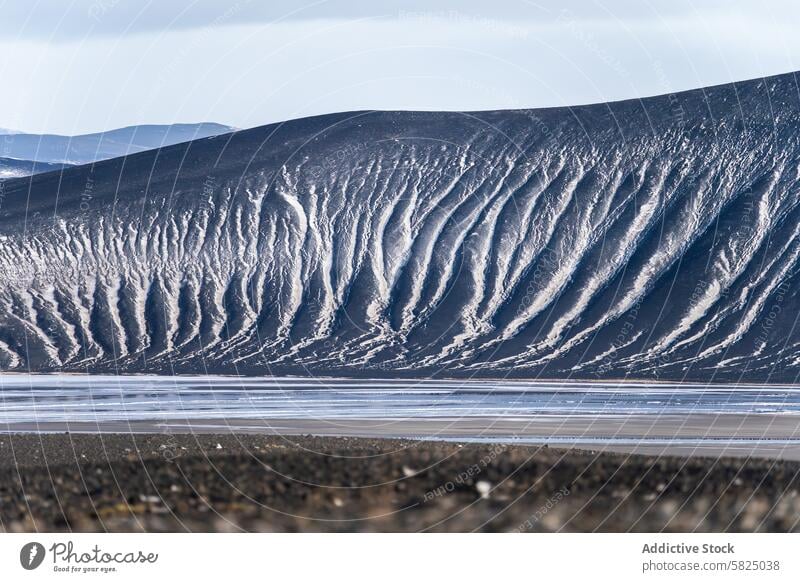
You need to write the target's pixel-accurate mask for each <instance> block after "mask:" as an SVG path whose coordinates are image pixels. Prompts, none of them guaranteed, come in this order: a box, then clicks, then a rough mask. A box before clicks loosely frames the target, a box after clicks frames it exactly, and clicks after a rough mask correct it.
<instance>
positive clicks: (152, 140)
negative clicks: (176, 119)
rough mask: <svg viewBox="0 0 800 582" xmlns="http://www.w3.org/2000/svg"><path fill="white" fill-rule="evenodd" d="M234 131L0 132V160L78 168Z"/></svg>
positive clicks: (190, 126)
mask: <svg viewBox="0 0 800 582" xmlns="http://www.w3.org/2000/svg"><path fill="white" fill-rule="evenodd" d="M234 129H235V128H232V127H229V126H227V125H220V124H218V123H185V124H184V123H181V124H175V125H137V126H132V127H124V128H121V129H114V130H111V131H106V132H103V133H92V134H87V135H78V136H64V135H48V134H45V135H36V134H29V133H15V132H11V131H10V130H0V135H2V138H0V157H3V158H13V159H16V160H28V161H32V162H44V163H47V164H69V165H80V164H89V163H92V162H97V161H100V160H107V159H110V158H117V157H120V156H126V155H130V154H135V153H138V152H143V151H146V150H152V149H156V148H161V147H166V146H170V145H174V144H177V143H182V142H186V141H192V140H194V139H201V138H204V137H209V136H212V135H220V134H223V133H229V132H231V131H234Z"/></svg>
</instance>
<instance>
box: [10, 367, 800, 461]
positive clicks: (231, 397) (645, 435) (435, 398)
mask: <svg viewBox="0 0 800 582" xmlns="http://www.w3.org/2000/svg"><path fill="white" fill-rule="evenodd" d="M64 431H69V432H76V433H77V432H90V433H119V432H166V433H170V432H174V433H180V432H189V433H195V432H197V433H200V432H204V433H229V432H233V433H245V432H258V433H271V434H281V435H297V434H315V435H322V436H354V437H355V436H361V437H380V438H416V439H437V440H454V441H465V442H469V441H472V442H502V443H515V444H530V445H544V444H548V445H551V446H556V447H564V448H573V447H574V448H582V449H592V450H604V451H615V452H627V453H631V452H635V453H643V454H651V455H664V454H669V455H680V456H691V455H704V456H720V455H725V456H731V455H735V456H762V457H768V458H783V459H797V460H800V390H799V389H797V388H794V387H791V386H754V385H737V386H719V385H712V386H707V385H698V384H680V385H677V384H660V383H659V384H653V383H644V382H618V383H593V382H552V381H541V382H518V381H463V380H418V381H409V380H361V379H359V380H354V379H328V378H234V377H219V376H214V377H185V376H184V377H154V376H78V375H61V376H56V375H52V376H50V375H47V376H45V375H31V376H26V375H0V432H64Z"/></svg>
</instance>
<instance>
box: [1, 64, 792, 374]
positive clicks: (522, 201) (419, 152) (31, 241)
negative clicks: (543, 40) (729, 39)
mask: <svg viewBox="0 0 800 582" xmlns="http://www.w3.org/2000/svg"><path fill="white" fill-rule="evenodd" d="M799 123H800V96H799V94H798V88H797V85H796V83H795V78H794V76H793V75H784V76H780V77H773V78H768V79H764V80H757V81H749V82H746V83H739V84H736V85H725V86H720V87H713V88H710V89H705V90H701V91H692V92H687V93H681V94H677V95H670V96H664V97H656V98H649V99H644V100H637V101H628V102H621V103H612V104H603V105H593V106H583V107H575V108H564V109H547V110H530V111H501V112H485V113H393V112H357V113H350V114H337V115H329V116H322V117H316V118H310V119H304V120H297V121H292V122H288V123H285V124H280V125H273V126H267V127H263V128H257V129H253V130H248V131H242V132H237V133H234V134H230V135H225V136H217V137H213V138H208V139H202V140H196V141H194V142H191V143H189V144H181V145H177V146H173V147H170V148H165V149H162V150H161V151H159V152H145V153H141V154H137V155H133V156H128V157H127V158H120V159H115V160H109V161H105V162H100V163H97V164H94V165H93V166H86V167H79V168H73V169H68V170H65V171H64V172H63V173H60V174H58V175H43V176H37V177H34V178H32V179H26V180H18V181H14V180H11V181H6V182H4V183H3V186H2V194H0V274H2V278H1V279H0V366H2V368H3V369H10V370H17V369H19V370H33V371H46V370H64V371H69V370H86V369H89V370H92V371H120V372H121V371H125V372H143V371H147V372H160V373H165V372H166V373H205V372H215V373H218V372H225V373H237V372H238V373H248V374H251V373H252V374H258V373H265V372H271V373H308V372H312V373H319V374H346V375H369V376H380V375H387V376H397V375H408V376H417V375H419V376H422V375H429V374H433V373H439V374H441V375H445V376H466V375H479V376H505V375H512V376H526V377H536V376H547V377H584V378H605V377H607V378H619V377H625V376H630V377H641V378H662V379H670V380H681V379H686V378H691V379H701V380H720V381H723V380H725V381H735V380H739V379H743V378H747V379H752V380H756V381H776V382H777V381H786V382H789V381H794V380H795V378H796V376H797V372H798V371H800V333H798V331H797V329H796V317H797V314H798V297H797V291H796V290H797V285H796V282H797V279H798V274H797V273H798V258H800V226H798V225H799V224H800V207H799V206H798V202H800V193H799V192H798V186H799V183H798V180H800V163H799V162H800V149H799V147H798V138H799V137H800V130H798V127H800V126H799V125H798V124H799Z"/></svg>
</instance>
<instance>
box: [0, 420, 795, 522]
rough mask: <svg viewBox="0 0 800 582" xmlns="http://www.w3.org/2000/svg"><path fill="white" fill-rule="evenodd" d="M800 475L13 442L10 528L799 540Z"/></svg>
mask: <svg viewBox="0 0 800 582" xmlns="http://www.w3.org/2000/svg"><path fill="white" fill-rule="evenodd" d="M799 473H800V464H798V463H794V462H785V461H784V462H774V461H770V460H763V459H757V460H756V459H752V460H747V459H703V458H691V459H681V458H671V457H661V458H654V457H645V456H628V455H618V454H592V453H585V452H579V451H559V450H555V449H546V448H545V449H542V448H539V447H526V446H508V447H506V446H502V445H458V444H449V443H431V442H419V441H397V440H380V439H354V438H318V437H279V436H265V435H231V434H228V435H209V434H203V435H191V434H178V435H142V434H139V435H123V434H119V435H116V434H112V435H108V434H106V435H69V434H59V435H31V434H27V435H1V436H0V529H2V530H5V531H21V530H26V531H29V530H39V531H54V530H59V531H60V530H70V529H71V530H74V531H104V530H109V531H130V530H133V531H140V530H146V531H240V530H246V531H422V530H426V531H473V530H484V531H681V532H683V531H793V530H798V529H800V527H798V520H800V496H798V489H799V488H800V479H798V476H799V475H798V474H799ZM482 494H483V495H482Z"/></svg>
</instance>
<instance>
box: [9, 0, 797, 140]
mask: <svg viewBox="0 0 800 582" xmlns="http://www.w3.org/2000/svg"><path fill="white" fill-rule="evenodd" d="M0 15H2V17H1V18H0V127H6V128H12V129H17V130H23V131H29V132H52V133H62V134H78V133H86V132H91V131H100V130H103V129H112V128H115V127H120V126H125V125H134V124H141V123H175V122H196V121H216V122H220V123H226V124H229V125H235V126H237V127H252V126H256V125H262V124H265V123H270V122H273V121H280V120H284V119H290V118H294V117H301V116H306V115H312V114H317V113H326V112H332V111H347V110H355V109H450V110H478V109H498V108H520V107H542V106H555V105H570V104H579V103H590V102H598V101H608V100H617V99H623V98H628V97H639V96H646V95H654V94H662V93H670V92H673V91H678V90H682V89H689V88H693V87H699V86H703V85H711V84H717V83H724V82H728V81H738V80H744V79H749V78H754V77H760V76H765V75H770V74H776V73H782V72H787V71H792V70H795V69H796V68H798V66H797V63H798V62H800V35H798V34H797V30H796V29H797V23H798V22H800V2H796V1H790V0H785V1H775V2H771V1H764V2H754V1H751V0H748V1H731V0H727V1H725V0H695V1H694V2H691V1H682V0H670V1H655V0H650V1H647V0H638V1H633V0H631V1H627V0H625V1H616V0H603V1H602V2H593V1H592V0H581V1H574V2H570V1H566V2H565V1H564V0H558V1H556V0H537V1H535V2H527V1H522V0H493V1H489V2H487V1H485V0H484V1H480V2H478V1H471V0H461V1H453V2H446V1H439V2H437V1H435V0H428V1H427V2H426V1H416V0H407V1H405V2H393V1H381V2H378V1H375V0H373V1H372V2H355V1H351V0H330V1H318V2H309V3H306V2H304V1H303V0H299V1H281V0H278V1H276V0H271V1H269V2H263V1H261V0H239V1H238V2H237V1H236V0H233V1H230V2H222V1H211V0H197V1H194V2H192V1H190V0H169V1H167V0H159V1H151V2H148V1H147V0H0Z"/></svg>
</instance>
